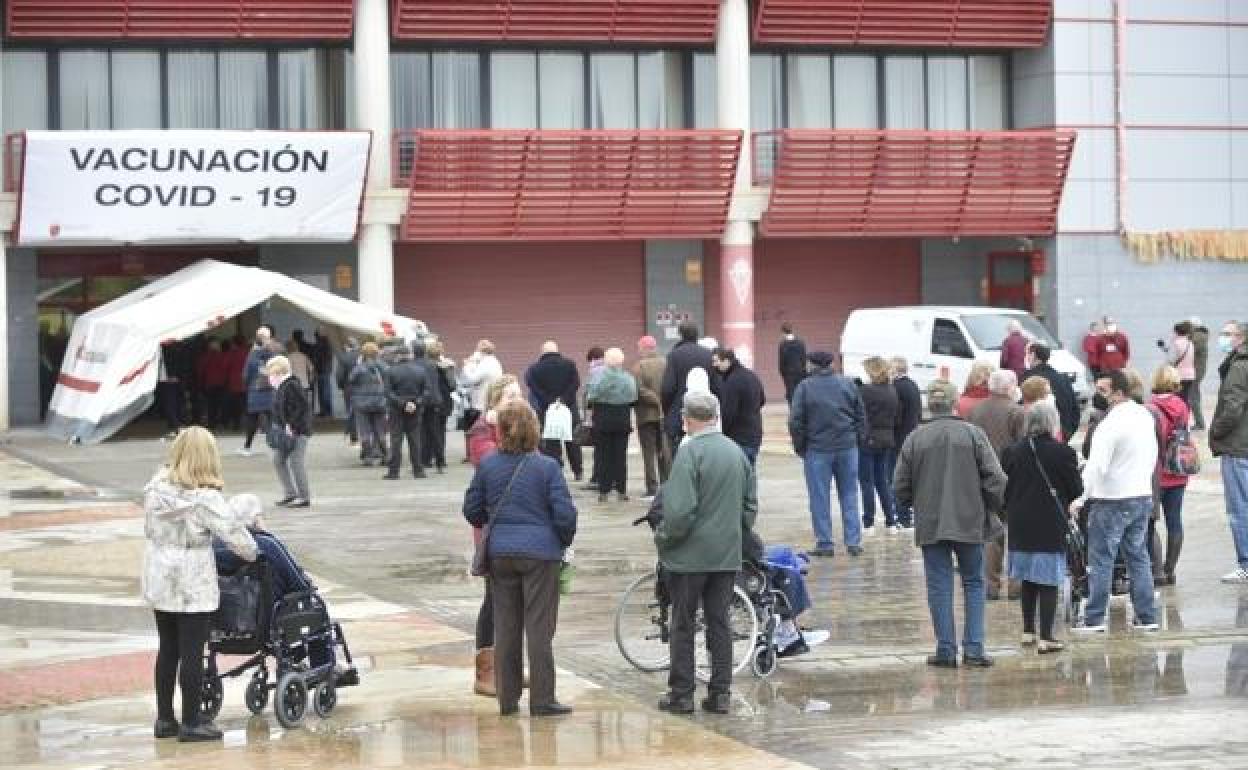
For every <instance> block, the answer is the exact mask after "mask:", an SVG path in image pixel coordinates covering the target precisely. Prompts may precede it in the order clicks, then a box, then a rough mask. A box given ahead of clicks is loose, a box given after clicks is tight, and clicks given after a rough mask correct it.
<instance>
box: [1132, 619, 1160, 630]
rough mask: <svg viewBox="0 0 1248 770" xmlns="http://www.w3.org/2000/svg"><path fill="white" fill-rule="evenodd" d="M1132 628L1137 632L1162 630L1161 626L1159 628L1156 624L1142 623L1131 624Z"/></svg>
mask: <svg viewBox="0 0 1248 770" xmlns="http://www.w3.org/2000/svg"><path fill="white" fill-rule="evenodd" d="M1131 627H1132V628H1134V629H1135V630H1136V631H1159V630H1161V626H1159V625H1158V624H1156V623H1140V622H1139V621H1136V622H1135V623H1133V624H1131Z"/></svg>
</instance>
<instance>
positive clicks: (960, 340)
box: [932, 318, 975, 358]
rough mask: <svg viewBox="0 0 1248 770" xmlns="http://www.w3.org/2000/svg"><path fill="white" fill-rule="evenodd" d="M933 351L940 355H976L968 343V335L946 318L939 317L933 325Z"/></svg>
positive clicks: (961, 356)
mask: <svg viewBox="0 0 1248 770" xmlns="http://www.w3.org/2000/svg"><path fill="white" fill-rule="evenodd" d="M932 352H933V353H935V354H936V355H938V356H957V357H958V358H974V357H975V356H974V355H973V354H972V353H971V346H970V345H968V344H966V337H964V336H962V330H961V329H959V328H958V325H957V324H956V323H954V322H953V321H950V320H948V319H945V318H937V319H936V323H935V325H934V326H932Z"/></svg>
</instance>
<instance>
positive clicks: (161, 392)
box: [156, 381, 186, 431]
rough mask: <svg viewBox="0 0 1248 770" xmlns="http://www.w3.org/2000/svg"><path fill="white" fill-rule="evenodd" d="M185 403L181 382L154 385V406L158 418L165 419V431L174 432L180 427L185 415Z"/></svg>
mask: <svg viewBox="0 0 1248 770" xmlns="http://www.w3.org/2000/svg"><path fill="white" fill-rule="evenodd" d="M185 402H186V393H185V391H183V390H182V383H181V382H176V381H174V382H169V381H166V382H158V383H156V406H157V408H158V409H159V410H160V416H161V417H164V418H165V428H166V429H167V430H170V431H175V430H178V429H180V428H181V427H182V424H183V423H184V422H185V420H184V419H183V418H184V416H185V414H186V412H185V408H186V404H185Z"/></svg>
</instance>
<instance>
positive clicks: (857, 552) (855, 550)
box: [849, 545, 862, 556]
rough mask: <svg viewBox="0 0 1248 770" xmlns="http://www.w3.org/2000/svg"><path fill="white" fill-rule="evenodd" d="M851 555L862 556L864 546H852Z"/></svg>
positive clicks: (850, 548)
mask: <svg viewBox="0 0 1248 770" xmlns="http://www.w3.org/2000/svg"><path fill="white" fill-rule="evenodd" d="M849 555H850V556H862V546H860V545H851V546H850V547H849Z"/></svg>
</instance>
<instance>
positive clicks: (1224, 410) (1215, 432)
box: [1209, 321, 1248, 585]
mask: <svg viewBox="0 0 1248 770" xmlns="http://www.w3.org/2000/svg"><path fill="white" fill-rule="evenodd" d="M1218 350H1220V351H1222V352H1223V353H1225V354H1226V360H1224V361H1223V362H1222V365H1221V366H1220V367H1218V374H1220V375H1221V376H1222V385H1221V387H1219V388H1218V405H1217V408H1216V409H1215V410H1214V412H1213V422H1211V423H1209V449H1210V450H1212V451H1213V454H1214V456H1215V457H1220V458H1222V490H1223V493H1224V494H1225V496H1226V516H1227V520H1228V523H1229V524H1230V525H1231V539H1232V540H1233V541H1234V542H1235V559H1236V561H1238V562H1239V563H1238V564H1237V565H1236V567H1235V569H1234V570H1232V571H1231V572H1228V573H1227V574H1226V575H1224V576H1223V577H1222V582H1223V583H1234V584H1236V585H1248V323H1239V322H1236V321H1228V322H1227V324H1226V326H1224V327H1222V334H1220V335H1219V336H1218Z"/></svg>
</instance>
